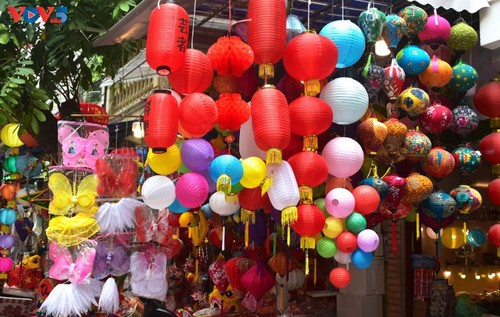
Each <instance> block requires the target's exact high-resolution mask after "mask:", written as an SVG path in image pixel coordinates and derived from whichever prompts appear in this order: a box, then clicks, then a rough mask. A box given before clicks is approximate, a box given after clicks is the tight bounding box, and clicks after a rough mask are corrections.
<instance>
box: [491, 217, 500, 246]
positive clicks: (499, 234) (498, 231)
mask: <svg viewBox="0 0 500 317" xmlns="http://www.w3.org/2000/svg"><path fill="white" fill-rule="evenodd" d="M488 240H489V241H490V242H491V244H493V245H494V246H495V247H497V248H498V247H500V223H497V224H494V225H493V226H491V227H490V229H489V230H488Z"/></svg>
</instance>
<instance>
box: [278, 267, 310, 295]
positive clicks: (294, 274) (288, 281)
mask: <svg viewBox="0 0 500 317" xmlns="http://www.w3.org/2000/svg"><path fill="white" fill-rule="evenodd" d="M305 281H306V275H305V273H304V271H302V270H300V269H294V270H292V271H291V272H289V273H288V277H287V275H286V274H284V275H283V276H280V275H279V274H276V283H278V284H280V285H283V286H284V287H285V288H286V289H287V290H289V291H293V290H296V289H298V288H301V287H302V286H304V282H305Z"/></svg>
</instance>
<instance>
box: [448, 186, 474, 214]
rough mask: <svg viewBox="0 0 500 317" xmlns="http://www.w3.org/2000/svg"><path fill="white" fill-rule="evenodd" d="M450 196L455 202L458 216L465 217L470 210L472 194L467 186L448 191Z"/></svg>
mask: <svg viewBox="0 0 500 317" xmlns="http://www.w3.org/2000/svg"><path fill="white" fill-rule="evenodd" d="M450 196H451V197H453V198H454V199H455V201H456V202H457V211H458V213H459V214H462V215H467V214H469V213H470V212H471V211H472V210H471V209H472V203H473V198H472V192H471V191H470V190H469V188H468V186H467V187H465V186H462V185H460V186H458V187H455V188H453V189H452V190H451V191H450Z"/></svg>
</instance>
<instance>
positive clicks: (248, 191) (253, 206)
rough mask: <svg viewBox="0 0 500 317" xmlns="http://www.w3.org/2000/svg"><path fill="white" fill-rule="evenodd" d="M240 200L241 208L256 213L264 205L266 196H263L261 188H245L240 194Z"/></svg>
mask: <svg viewBox="0 0 500 317" xmlns="http://www.w3.org/2000/svg"><path fill="white" fill-rule="evenodd" d="M238 200H239V202H240V206H241V208H243V209H246V210H247V211H255V210H257V209H259V208H261V207H262V206H263V205H264V203H265V200H266V196H262V193H261V190H260V188H243V189H242V190H241V191H240V192H239V193H238Z"/></svg>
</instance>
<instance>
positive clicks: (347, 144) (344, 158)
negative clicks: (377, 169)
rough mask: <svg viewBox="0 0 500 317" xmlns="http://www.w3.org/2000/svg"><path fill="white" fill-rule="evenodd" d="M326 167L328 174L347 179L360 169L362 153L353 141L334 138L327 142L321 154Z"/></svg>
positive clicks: (362, 158)
mask: <svg viewBox="0 0 500 317" xmlns="http://www.w3.org/2000/svg"><path fill="white" fill-rule="evenodd" d="M321 155H322V156H323V158H324V159H325V160H326V164H327V165H328V172H329V173H330V174H331V175H333V176H336V177H349V176H351V175H354V174H356V172H357V171H359V170H360V169H361V166H362V165H363V160H364V153H363V149H362V148H361V145H359V143H358V142H356V141H355V140H354V139H351V138H347V137H336V138H335V139H333V140H331V141H329V142H328V143H327V144H326V145H325V147H324V148H323V152H322V153H321Z"/></svg>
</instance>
